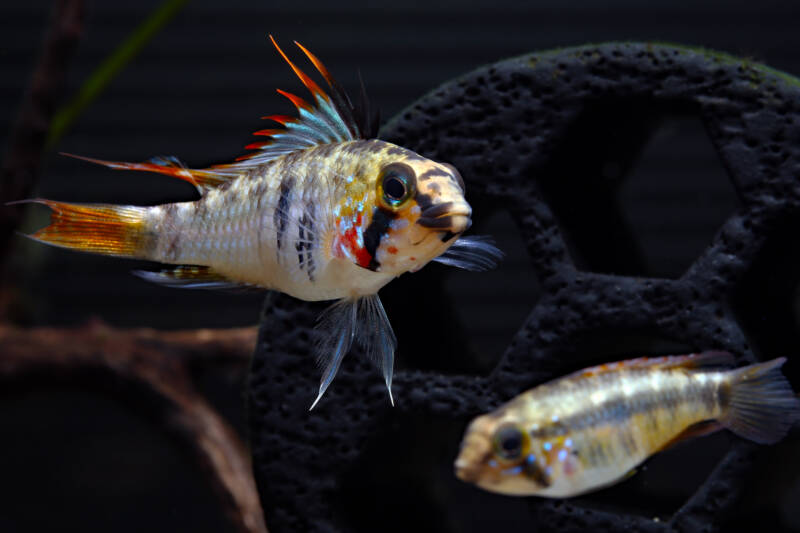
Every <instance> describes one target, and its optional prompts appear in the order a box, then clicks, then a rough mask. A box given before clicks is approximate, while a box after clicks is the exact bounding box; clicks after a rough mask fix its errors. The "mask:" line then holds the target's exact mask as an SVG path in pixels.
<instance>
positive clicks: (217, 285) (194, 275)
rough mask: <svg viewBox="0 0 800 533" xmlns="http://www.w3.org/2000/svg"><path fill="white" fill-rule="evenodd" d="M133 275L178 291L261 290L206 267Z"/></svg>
mask: <svg viewBox="0 0 800 533" xmlns="http://www.w3.org/2000/svg"><path fill="white" fill-rule="evenodd" d="M133 273H134V274H135V275H136V276H139V277H140V278H142V279H144V280H146V281H150V282H152V283H158V284H159V285H164V286H165V287H173V288H178V289H242V290H245V289H258V290H263V288H262V287H257V286H255V285H250V284H247V283H239V282H236V281H233V280H231V279H228V278H226V277H225V276H223V275H222V274H219V273H218V272H216V271H215V270H214V269H212V268H211V267H207V266H195V265H181V266H178V267H176V268H173V269H170V270H162V271H161V272H150V271H147V270H134V271H133Z"/></svg>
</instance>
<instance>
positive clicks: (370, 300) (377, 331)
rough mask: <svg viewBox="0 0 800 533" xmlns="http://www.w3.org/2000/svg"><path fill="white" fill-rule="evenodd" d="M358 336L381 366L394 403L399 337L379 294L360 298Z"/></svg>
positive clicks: (367, 352) (366, 350)
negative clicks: (395, 364) (395, 360)
mask: <svg viewBox="0 0 800 533" xmlns="http://www.w3.org/2000/svg"><path fill="white" fill-rule="evenodd" d="M356 338H357V339H358V342H359V344H360V345H361V346H363V347H364V351H365V352H366V354H367V357H368V358H369V360H370V361H372V362H373V363H374V364H375V365H376V366H379V367H380V369H381V372H382V373H383V380H384V382H385V383H386V389H387V390H388V391H389V401H390V402H391V403H392V405H394V398H393V397H392V376H393V375H394V351H395V349H396V348H397V337H395V335H394V331H392V325H391V324H390V323H389V318H388V317H387V316H386V311H385V310H384V309H383V304H381V299H380V297H379V296H378V295H377V294H372V295H370V296H364V297H362V298H361V299H360V300H359V306H358V330H357V335H356Z"/></svg>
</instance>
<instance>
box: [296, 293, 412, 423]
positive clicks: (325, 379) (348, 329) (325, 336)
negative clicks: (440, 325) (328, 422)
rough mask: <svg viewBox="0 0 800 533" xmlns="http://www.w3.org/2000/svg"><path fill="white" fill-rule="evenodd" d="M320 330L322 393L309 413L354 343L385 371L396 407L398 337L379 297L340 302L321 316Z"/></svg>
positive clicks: (385, 379) (321, 393)
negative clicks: (395, 364)
mask: <svg viewBox="0 0 800 533" xmlns="http://www.w3.org/2000/svg"><path fill="white" fill-rule="evenodd" d="M316 329H317V332H318V337H317V339H318V340H317V343H316V345H315V352H316V355H317V362H318V363H319V364H320V366H322V367H323V371H322V379H321V381H320V385H319V393H318V394H317V398H316V399H315V400H314V403H313V404H311V408H310V409H309V410H311V409H313V408H314V407H315V406H316V405H317V403H318V402H319V400H320V398H322V396H323V395H324V394H325V391H326V390H327V389H328V387H329V386H330V384H331V382H332V381H333V378H334V377H336V373H337V372H338V371H339V366H340V365H341V362H342V359H343V358H344V356H345V355H346V354H347V352H348V351H349V350H350V347H351V346H352V344H353V340H357V341H358V344H359V345H360V346H361V347H362V348H363V349H364V352H365V353H366V355H367V357H368V358H369V359H370V361H372V362H374V363H375V364H376V365H377V366H379V367H380V368H381V372H382V373H383V379H384V382H385V383H386V388H387V390H388V391H389V401H390V402H391V404H392V405H394V397H393V396H392V376H393V373H394V352H395V349H396V348H397V338H396V337H395V335H394V332H393V331H392V326H391V325H390V324H389V319H388V318H387V316H386V312H385V311H384V309H383V305H382V304H381V300H380V298H379V297H378V295H377V294H373V295H370V296H364V297H361V298H359V299H357V300H351V299H347V300H340V301H338V302H336V303H335V304H333V305H331V306H330V307H328V308H327V309H326V310H325V311H324V312H323V313H322V314H321V315H320V317H319V319H318V321H317V327H316Z"/></svg>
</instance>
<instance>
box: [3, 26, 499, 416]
mask: <svg viewBox="0 0 800 533" xmlns="http://www.w3.org/2000/svg"><path fill="white" fill-rule="evenodd" d="M270 39H272V37H270ZM272 43H273V44H274V45H275V48H277V50H278V52H279V53H280V55H281V56H282V57H283V59H284V60H285V61H286V62H287V63H288V64H289V66H290V67H291V69H292V70H293V71H294V73H295V74H296V75H297V77H298V78H299V79H300V81H302V83H303V85H305V87H306V88H307V89H308V90H309V92H310V93H311V96H312V98H313V100H312V102H307V101H306V100H303V99H302V98H300V97H299V96H296V95H294V94H291V93H288V92H285V91H281V90H279V91H278V92H279V93H280V94H282V95H284V96H285V97H287V98H288V99H289V100H290V101H291V102H292V103H293V104H294V105H295V107H296V108H297V111H298V116H296V117H291V116H286V115H270V116H267V117H263V118H265V119H269V120H271V121H272V122H274V123H276V124H277V127H273V128H269V129H264V130H260V131H257V132H255V135H258V136H261V137H262V138H263V139H264V140H263V141H261V142H257V143H253V144H250V145H248V146H247V147H246V148H248V149H253V150H255V152H252V153H249V154H247V155H244V156H241V157H239V158H237V159H236V160H235V161H233V162H231V163H223V164H218V165H212V166H210V167H208V168H189V167H186V166H184V165H183V164H182V163H181V162H180V161H178V160H177V159H175V158H173V157H160V158H155V159H151V160H150V161H146V162H142V163H128V162H124V161H105V160H101V159H91V158H87V157H79V159H85V160H87V161H91V162H93V163H98V164H101V165H105V166H108V167H111V168H114V169H120V170H139V171H146V172H157V173H160V174H166V175H167V176H171V177H173V178H178V179H182V180H185V181H188V182H189V183H191V184H192V185H194V186H195V187H196V188H197V191H198V192H199V194H200V198H199V199H197V200H195V201H191V202H177V203H170V204H163V205H156V206H147V207H145V206H130V205H110V204H71V203H66V202H58V201H54V200H46V199H41V198H40V199H33V200H23V201H22V202H33V203H39V204H44V205H46V206H47V207H49V208H50V209H51V210H52V214H51V219H50V224H49V225H48V226H47V227H44V228H42V229H40V230H38V231H36V232H35V233H33V234H32V235H30V237H31V238H32V239H34V240H36V241H39V242H42V243H45V244H50V245H53V246H59V247H62V248H68V249H72V250H79V251H83V252H93V253H98V254H104V255H112V256H117V257H128V258H136V259H147V260H151V261H158V262H161V263H164V264H171V265H175V266H174V268H171V269H168V270H163V271H161V272H138V273H137V274H138V275H139V276H141V277H142V278H144V279H145V280H148V281H152V282H155V283H160V284H163V285H166V286H170V287H183V288H203V289H216V288H230V287H248V288H261V289H272V290H278V291H281V292H284V293H286V294H289V295H291V296H294V297H295V298H299V299H301V300H306V301H320V300H336V303H334V304H333V305H332V306H330V307H329V308H328V309H327V310H326V311H325V312H324V313H323V315H322V316H321V318H320V320H319V322H318V325H317V329H318V332H319V336H318V339H319V340H318V342H317V344H316V347H315V351H316V356H317V360H318V361H319V363H320V366H321V367H323V373H322V379H321V380H320V386H319V392H318V393H317V397H316V399H315V400H314V403H313V404H312V405H311V407H312V408H313V407H314V405H316V403H317V402H318V401H319V400H320V398H322V395H323V394H324V393H325V390H326V389H327V388H328V386H329V385H330V384H331V382H332V381H333V378H334V377H335V376H336V372H337V371H338V369H339V365H340V363H341V362H342V359H343V358H344V356H345V354H347V352H348V351H349V350H350V347H351V345H353V344H354V343H358V344H360V345H361V346H362V347H363V348H364V351H365V352H366V353H367V355H368V356H369V358H370V359H371V360H373V361H375V362H376V363H377V365H378V366H379V367H380V368H381V370H382V373H383V379H384V382H385V383H386V388H387V389H388V391H389V399H390V400H391V401H392V403H394V401H393V400H392V396H391V394H392V388H391V387H392V375H393V367H394V353H395V347H396V345H397V340H396V338H395V336H394V333H393V331H392V327H391V325H390V324H389V319H388V318H387V316H386V313H385V312H384V310H383V305H382V304H381V301H380V299H379V297H378V290H379V289H380V288H381V287H383V286H384V285H386V284H387V283H389V282H390V281H392V280H393V279H394V278H396V277H397V276H400V275H401V274H404V273H406V272H416V271H417V270H419V269H420V268H422V267H423V266H425V265H426V264H427V263H429V262H430V261H438V262H440V263H444V264H448V265H451V266H456V267H459V268H464V269H467V270H475V271H481V270H487V269H489V268H492V267H493V266H494V265H495V264H496V262H497V261H498V260H499V259H500V257H501V256H502V253H501V252H500V250H498V249H497V248H496V247H495V246H494V245H493V244H492V243H491V242H490V240H488V239H485V238H481V237H471V236H467V237H464V236H463V235H462V234H463V233H464V232H465V231H467V230H468V229H469V227H470V225H471V224H472V219H471V215H472V208H471V207H470V205H469V204H468V203H467V200H466V198H465V197H464V194H465V187H464V181H463V180H462V179H461V175H460V174H459V172H458V170H456V169H455V168H454V167H453V166H452V165H449V164H447V163H440V162H437V161H433V160H431V159H427V158H425V157H423V156H421V155H419V154H417V153H416V152H413V151H411V150H409V149H407V148H403V147H402V146H397V145H394V144H392V143H389V142H384V141H381V140H378V139H377V138H375V137H376V135H377V117H371V116H370V113H369V110H368V106H367V103H366V97H365V96H364V94H363V87H362V98H361V102H360V104H359V105H353V103H352V102H351V101H350V99H349V97H348V96H347V94H346V93H345V92H344V90H343V89H342V87H341V86H340V85H339V84H338V83H337V82H336V80H335V79H334V78H333V77H332V76H331V74H330V72H328V69H326V68H325V66H324V65H323V64H322V62H321V61H320V60H319V59H318V58H317V57H316V56H315V55H313V54H312V53H311V52H309V51H308V50H306V49H305V48H304V47H302V46H301V45H300V44H299V43H295V44H297V46H298V47H299V48H300V50H302V52H303V53H304V54H305V56H306V57H307V58H308V60H309V61H310V62H311V64H312V65H314V67H315V68H316V70H317V72H318V73H319V74H320V75H321V76H322V77H323V79H325V81H326V82H327V84H328V88H329V89H330V92H326V91H325V90H323V89H322V88H321V87H320V86H319V85H317V83H316V82H314V81H313V80H312V79H311V78H310V77H309V76H308V75H306V74H305V72H303V71H302V70H300V69H299V68H298V67H297V66H296V65H295V64H294V63H293V62H292V61H291V60H290V59H289V57H288V56H287V55H286V54H285V53H284V52H283V50H282V49H281V48H280V47H279V46H278V44H277V43H276V42H275V40H274V39H272ZM74 157H77V156H74ZM12 203H21V202H12Z"/></svg>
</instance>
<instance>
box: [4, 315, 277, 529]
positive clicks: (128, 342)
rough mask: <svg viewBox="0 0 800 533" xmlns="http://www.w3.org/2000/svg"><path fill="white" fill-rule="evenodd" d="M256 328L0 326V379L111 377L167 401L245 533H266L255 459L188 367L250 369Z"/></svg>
mask: <svg viewBox="0 0 800 533" xmlns="http://www.w3.org/2000/svg"><path fill="white" fill-rule="evenodd" d="M255 342H256V329H255V328H240V329H229V330H205V329H201V330H194V331H179V332H166V331H156V330H153V329H133V330H122V329H115V328H112V327H110V326H107V325H104V324H102V323H100V322H95V323H92V324H89V325H87V326H84V327H81V328H69V329H64V328H33V329H21V328H16V327H12V326H0V354H2V357H0V376H2V377H3V378H6V379H9V378H17V377H20V376H23V375H25V374H31V373H38V374H42V373H54V374H57V375H63V374H64V373H68V372H80V371H82V370H97V369H100V370H105V371H109V372H111V373H113V374H114V375H116V376H118V377H119V378H121V379H122V380H125V381H128V382H132V383H133V384H134V385H136V386H138V387H140V388H144V389H145V390H147V391H148V392H150V393H152V394H154V395H156V396H157V397H159V398H161V399H162V400H163V401H164V402H165V406H166V407H165V409H166V410H167V416H166V417H164V418H165V420H167V421H168V422H167V423H168V424H169V425H170V427H171V429H172V430H174V431H175V432H177V433H178V434H179V435H180V436H181V437H183V438H184V440H185V441H186V442H188V443H189V444H191V445H192V446H193V447H194V449H195V452H196V453H197V456H198V458H199V459H200V461H201V462H202V463H203V464H204V465H205V466H206V467H208V470H209V471H210V473H211V477H212V479H213V482H214V484H215V485H216V488H217V489H218V490H219V492H220V493H221V494H222V495H223V501H224V502H225V503H226V506H227V508H228V509H227V511H228V514H229V516H230V517H231V518H232V520H233V521H234V522H235V524H236V525H237V526H238V528H239V530H240V531H242V532H244V533H263V532H265V531H266V526H265V524H264V517H263V513H262V511H261V504H260V502H259V499H258V493H257V491H256V486H255V482H254V480H253V474H252V469H251V466H250V455H249V453H248V451H247V449H246V448H245V446H244V444H243V443H242V441H241V440H240V439H239V438H238V436H237V435H236V433H235V432H234V430H233V429H232V428H231V427H230V426H229V425H228V424H227V423H226V422H225V421H224V420H223V419H222V418H221V417H220V415H219V414H217V412H216V411H215V410H214V409H213V408H212V407H211V406H210V405H209V404H208V402H206V400H205V399H204V398H203V397H202V396H200V395H199V394H198V393H197V392H196V391H195V389H194V387H193V386H192V382H191V379H190V376H189V366H190V365H195V364H205V363H209V362H213V361H214V360H218V361H224V360H231V359H235V360H238V361H240V362H241V363H242V364H243V365H247V364H248V361H249V359H250V357H251V355H252V352H253V347H254V346H255Z"/></svg>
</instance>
